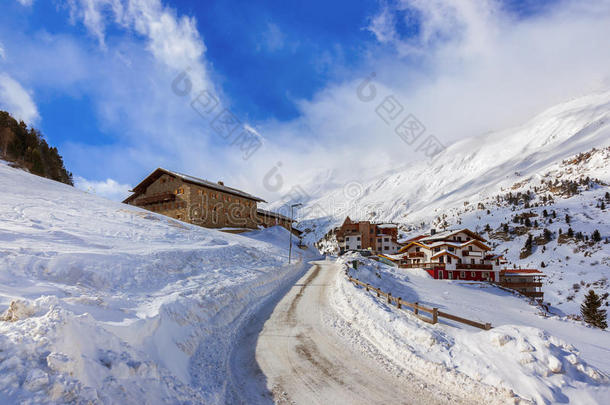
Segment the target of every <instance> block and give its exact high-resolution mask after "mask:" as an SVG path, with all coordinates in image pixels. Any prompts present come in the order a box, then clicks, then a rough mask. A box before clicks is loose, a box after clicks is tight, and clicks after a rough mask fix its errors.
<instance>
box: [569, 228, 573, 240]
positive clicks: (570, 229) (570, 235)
mask: <svg viewBox="0 0 610 405" xmlns="http://www.w3.org/2000/svg"><path fill="white" fill-rule="evenodd" d="M573 237H574V230H573V229H572V227H569V228H568V238H573Z"/></svg>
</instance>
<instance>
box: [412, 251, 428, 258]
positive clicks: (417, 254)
mask: <svg viewBox="0 0 610 405" xmlns="http://www.w3.org/2000/svg"><path fill="white" fill-rule="evenodd" d="M411 257H424V252H409V258H411Z"/></svg>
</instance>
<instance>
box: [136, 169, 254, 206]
mask: <svg viewBox="0 0 610 405" xmlns="http://www.w3.org/2000/svg"><path fill="white" fill-rule="evenodd" d="M163 174H168V175H170V176H173V177H178V178H180V179H182V180H183V181H185V182H187V183H193V184H197V185H200V186H203V187H207V188H211V189H214V190H218V191H223V192H225V193H229V194H233V195H237V196H239V197H244V198H247V199H249V200H254V201H259V202H266V201H265V200H263V199H262V198H259V197H256V196H254V195H252V194H249V193H246V192H245V191H241V190H238V189H236V188H232V187H228V186H225V185H224V184H219V183H214V182H211V181H208V180H204V179H200V178H198V177H194V176H190V175H188V174H183V173H178V172H174V171H171V170H167V169H163V168H161V167H159V168H157V169H156V170H155V171H153V172H152V173H151V174H149V175H148V176H146V178H145V179H144V180H142V181H141V182H140V183H139V184H138V185H137V186H135V187H134V188H133V192H134V193H136V194H139V193H141V192H142V191H143V190H144V189H145V188H146V187H148V185H149V184H150V183H152V182H153V181H155V180H156V179H157V178H158V177H160V176H161V175H163ZM132 197H133V196H130V197H129V198H127V199H126V200H125V201H127V200H130V199H131V198H132Z"/></svg>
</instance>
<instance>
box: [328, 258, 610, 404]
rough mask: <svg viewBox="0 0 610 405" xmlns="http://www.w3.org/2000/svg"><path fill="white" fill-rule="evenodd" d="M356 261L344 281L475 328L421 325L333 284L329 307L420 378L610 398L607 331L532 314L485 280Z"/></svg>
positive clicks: (548, 395)
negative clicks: (378, 290) (352, 280)
mask: <svg viewBox="0 0 610 405" xmlns="http://www.w3.org/2000/svg"><path fill="white" fill-rule="evenodd" d="M352 260H358V261H359V262H361V264H360V265H359V266H358V269H357V270H354V269H350V274H352V276H353V277H356V278H358V279H359V280H361V281H363V282H367V283H370V284H371V285H373V286H376V287H379V288H381V289H382V290H383V291H386V292H391V293H392V295H393V296H398V297H402V299H404V300H406V301H410V302H419V303H420V304H422V305H424V306H428V307H437V308H439V309H440V310H441V311H444V312H448V313H451V314H454V315H458V316H461V317H465V318H468V319H472V320H475V321H480V322H491V323H492V326H493V329H491V330H490V331H484V330H480V329H477V328H474V327H470V326H467V325H463V324H459V323H454V322H452V321H448V320H444V319H443V318H440V322H439V323H438V324H436V325H430V324H427V323H424V322H423V321H421V320H419V319H417V318H416V317H414V316H413V315H412V314H411V313H407V312H406V311H402V310H397V309H396V308H394V307H392V308H391V307H390V306H388V305H387V304H386V303H385V302H384V301H383V300H379V299H377V297H376V296H374V294H370V293H367V292H366V291H365V290H364V289H362V288H357V287H355V286H354V285H353V284H352V283H349V282H348V281H347V279H346V278H345V277H340V278H338V279H337V280H336V282H335V285H334V294H333V295H334V305H335V307H336V310H337V311H338V312H340V313H342V314H343V316H344V317H345V318H346V320H348V321H349V323H350V327H352V328H355V329H356V330H358V331H360V333H362V334H363V335H365V336H366V337H367V338H368V339H369V340H370V341H371V342H373V343H374V344H375V345H376V346H377V347H378V348H379V349H380V350H381V351H382V352H384V353H385V354H386V355H387V356H391V357H392V358H394V359H395V360H396V361H397V362H399V363H401V364H403V365H404V366H405V367H407V366H409V367H410V369H411V370H414V371H417V372H418V373H420V375H421V376H422V377H427V378H443V379H444V380H446V381H447V383H450V382H451V381H455V383H456V384H458V383H459V381H462V383H463V384H464V389H465V390H466V389H469V386H470V385H471V382H468V380H466V381H463V380H460V378H463V375H466V376H467V377H469V378H470V379H472V381H476V382H479V383H484V384H487V385H489V386H490V387H497V388H503V389H507V390H512V391H513V392H514V393H515V394H516V395H518V396H519V397H520V398H522V399H525V400H530V401H533V402H535V403H564V402H570V403H582V404H585V403H587V404H596V403H597V404H603V403H606V400H607V398H608V397H609V396H610V379H609V378H608V374H609V373H610V344H609V343H610V334H609V332H608V331H602V330H599V329H595V328H592V327H589V326H586V325H585V324H583V323H581V322H577V321H572V320H568V319H565V318H560V317H558V316H545V315H544V314H543V311H542V310H541V308H539V307H537V306H534V305H530V304H529V303H528V301H527V300H525V299H523V298H521V297H519V296H517V295H514V294H512V293H510V292H507V291H504V290H502V289H499V288H496V287H493V286H491V285H488V284H485V283H464V282H458V281H447V280H434V279H432V278H430V277H429V276H428V275H427V273H426V272H424V271H422V270H411V269H398V268H395V267H391V266H386V265H384V264H381V263H376V262H374V261H372V260H370V259H368V258H363V257H360V256H359V255H357V254H348V255H345V256H343V257H341V258H340V259H339V262H340V263H348V262H350V261H352Z"/></svg>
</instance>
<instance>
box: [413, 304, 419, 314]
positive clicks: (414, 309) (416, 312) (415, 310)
mask: <svg viewBox="0 0 610 405" xmlns="http://www.w3.org/2000/svg"><path fill="white" fill-rule="evenodd" d="M414 304H415V306H414V307H413V313H414V314H415V315H417V314H419V309H417V305H418V304H419V303H418V302H414Z"/></svg>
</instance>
